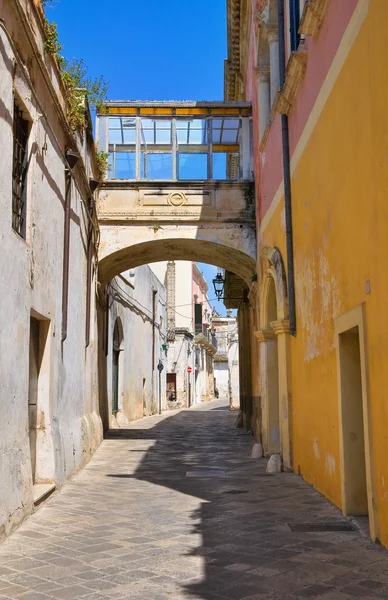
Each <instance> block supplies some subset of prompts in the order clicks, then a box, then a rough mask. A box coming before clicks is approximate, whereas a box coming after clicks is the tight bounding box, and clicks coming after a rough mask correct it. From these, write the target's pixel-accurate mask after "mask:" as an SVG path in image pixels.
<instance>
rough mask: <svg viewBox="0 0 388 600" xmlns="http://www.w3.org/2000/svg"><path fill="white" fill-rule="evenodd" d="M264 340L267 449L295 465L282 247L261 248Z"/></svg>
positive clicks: (264, 438) (259, 335)
mask: <svg viewBox="0 0 388 600" xmlns="http://www.w3.org/2000/svg"><path fill="white" fill-rule="evenodd" d="M260 254H261V278H260V280H261V293H262V295H261V302H260V325H261V329H259V330H258V331H256V332H255V335H256V338H257V339H258V341H259V342H261V344H260V358H259V369H260V378H261V407H262V441H263V447H264V450H265V452H266V453H268V454H273V453H280V455H281V456H282V459H283V463H284V466H285V467H286V468H291V467H292V449H291V390H290V375H289V364H290V360H289V353H290V349H289V331H290V324H289V320H288V299H287V284H286V273H285V269H284V264H283V260H282V256H281V253H280V251H279V250H278V249H277V248H271V247H270V246H264V247H263V248H262V249H261V252H260Z"/></svg>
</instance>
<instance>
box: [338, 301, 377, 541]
mask: <svg viewBox="0 0 388 600" xmlns="http://www.w3.org/2000/svg"><path fill="white" fill-rule="evenodd" d="M355 328H357V329H358V339H359V348H360V367H361V395H362V413H363V414H362V417H363V432H364V451H365V471H366V492H367V503H368V518H369V534H370V537H371V538H372V540H373V541H376V540H377V539H378V535H379V533H378V520H377V512H376V504H375V501H374V498H375V494H374V485H373V481H374V478H373V463H372V457H371V431H370V410H371V408H370V398H369V374H368V368H367V347H366V339H365V338H366V329H365V304H364V303H363V304H360V305H359V306H356V307H355V308H353V309H352V310H350V311H349V312H347V313H345V314H343V315H341V316H340V317H338V318H337V319H336V320H335V336H336V354H337V387H338V419H339V442H340V468H341V494H342V512H343V514H344V515H348V514H349V513H350V512H351V507H350V504H351V503H350V501H349V499H348V496H349V491H350V490H349V485H348V484H349V482H348V479H347V477H346V469H345V445H346V444H345V440H344V429H345V423H344V417H346V415H345V413H346V406H345V401H344V397H343V386H342V381H341V373H342V364H341V352H340V336H341V335H342V334H346V333H347V332H349V331H351V330H352V329H355Z"/></svg>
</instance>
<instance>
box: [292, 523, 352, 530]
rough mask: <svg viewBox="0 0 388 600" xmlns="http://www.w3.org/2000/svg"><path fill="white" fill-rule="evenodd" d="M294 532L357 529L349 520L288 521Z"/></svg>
mask: <svg viewBox="0 0 388 600" xmlns="http://www.w3.org/2000/svg"><path fill="white" fill-rule="evenodd" d="M287 525H288V527H289V528H290V529H291V531H293V532H306V533H313V532H315V531H317V532H320V531H356V529H355V528H354V527H353V525H352V524H351V523H348V522H347V521H326V522H323V523H287Z"/></svg>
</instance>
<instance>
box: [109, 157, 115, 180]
mask: <svg viewBox="0 0 388 600" xmlns="http://www.w3.org/2000/svg"><path fill="white" fill-rule="evenodd" d="M114 178H115V173H114V170H113V152H109V168H108V179H114Z"/></svg>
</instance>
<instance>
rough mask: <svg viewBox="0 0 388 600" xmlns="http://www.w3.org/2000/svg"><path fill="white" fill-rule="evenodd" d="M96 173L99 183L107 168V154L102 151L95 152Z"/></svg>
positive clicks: (103, 177) (102, 179)
mask: <svg viewBox="0 0 388 600" xmlns="http://www.w3.org/2000/svg"><path fill="white" fill-rule="evenodd" d="M96 161H97V172H98V179H99V181H104V179H105V177H106V172H107V170H108V167H109V154H108V153H107V152H104V151H103V150H97V151H96Z"/></svg>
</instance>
